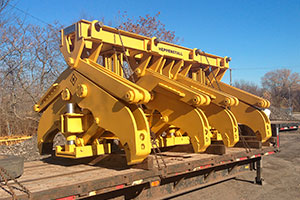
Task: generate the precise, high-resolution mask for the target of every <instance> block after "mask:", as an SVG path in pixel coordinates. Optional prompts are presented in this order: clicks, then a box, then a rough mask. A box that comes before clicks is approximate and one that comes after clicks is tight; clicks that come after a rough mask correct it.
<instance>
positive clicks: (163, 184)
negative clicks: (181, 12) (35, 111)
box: [0, 146, 278, 200]
mask: <svg viewBox="0 0 300 200" xmlns="http://www.w3.org/2000/svg"><path fill="white" fill-rule="evenodd" d="M277 150H278V149H277V148H276V147H274V146H272V147H270V146H263V147H262V148H261V149H246V148H227V149H226V153H225V154H224V155H213V154H205V153H203V154H195V153H182V152H181V153H180V152H170V151H166V152H161V153H159V154H155V155H150V156H149V158H148V159H147V162H144V163H142V164H141V165H138V166H137V167H136V168H134V167H131V168H129V167H128V166H126V159H125V157H124V156H123V155H121V154H112V155H109V156H104V157H98V158H96V159H94V160H91V158H90V159H81V160H69V159H65V158H52V157H49V158H46V159H44V160H41V161H32V162H26V163H25V165H24V174H23V175H22V176H21V177H20V178H19V179H18V181H19V183H21V184H22V185H23V186H24V187H25V188H27V189H28V191H30V197H31V199H64V200H70V199H85V198H92V197H95V199H110V198H121V199H123V198H124V199H132V198H136V199H150V198H151V199H152V198H159V199H164V198H167V197H171V196H174V195H178V194H180V193H183V192H186V191H189V190H193V189H196V188H200V187H203V186H206V185H209V184H213V183H217V182H220V181H223V180H227V179H231V178H234V177H235V176H237V175H238V174H241V173H243V172H247V171H254V172H256V178H255V183H257V184H261V183H262V177H261V162H262V157H263V156H266V155H270V154H274V153H276V152H277ZM155 157H157V160H156V158H155ZM156 161H158V162H156ZM162 161H164V162H162ZM164 163H165V164H166V166H165V165H164ZM122 166H123V167H122ZM141 168H143V169H141ZM11 186H12V187H13V188H14V192H15V194H16V196H17V199H28V194H27V193H26V192H25V191H24V189H22V188H20V187H18V185H14V184H11ZM1 187H2V189H1V190H0V200H4V199H11V194H10V191H9V189H8V188H6V186H5V185H4V184H2V185H1ZM17 188H19V189H17Z"/></svg>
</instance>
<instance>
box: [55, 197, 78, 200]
mask: <svg viewBox="0 0 300 200" xmlns="http://www.w3.org/2000/svg"><path fill="white" fill-rule="evenodd" d="M75 198H76V196H68V197H63V198H60V199H56V200H74V199H75Z"/></svg>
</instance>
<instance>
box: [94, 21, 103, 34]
mask: <svg viewBox="0 0 300 200" xmlns="http://www.w3.org/2000/svg"><path fill="white" fill-rule="evenodd" d="M103 26H104V25H103V23H102V22H96V23H95V29H96V31H98V32H99V31H100V29H101V28H103Z"/></svg>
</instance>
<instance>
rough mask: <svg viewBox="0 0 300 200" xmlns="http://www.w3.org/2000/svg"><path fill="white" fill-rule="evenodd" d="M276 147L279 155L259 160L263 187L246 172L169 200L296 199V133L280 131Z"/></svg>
mask: <svg viewBox="0 0 300 200" xmlns="http://www.w3.org/2000/svg"><path fill="white" fill-rule="evenodd" d="M280 145H281V152H279V153H277V154H275V155H269V156H265V157H264V158H263V174H262V177H263V178H264V180H265V181H264V184H263V186H259V185H255V184H253V181H254V178H255V172H250V173H246V174H243V175H240V176H238V177H236V179H231V180H228V181H225V182H222V183H219V184H216V185H212V186H209V187H205V188H201V189H198V190H195V191H192V192H189V193H185V194H183V195H180V196H177V197H175V198H172V199H176V200H183V199H205V200H215V199H222V200H233V199H239V200H260V199H272V200H282V199H288V200H294V199H300V131H298V132H295V131H294V132H282V133H281V141H280Z"/></svg>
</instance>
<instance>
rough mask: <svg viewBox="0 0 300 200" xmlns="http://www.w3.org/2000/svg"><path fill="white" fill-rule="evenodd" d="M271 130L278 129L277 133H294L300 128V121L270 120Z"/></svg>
mask: <svg viewBox="0 0 300 200" xmlns="http://www.w3.org/2000/svg"><path fill="white" fill-rule="evenodd" d="M271 126H272V128H273V127H274V128H278V131H280V132H281V131H295V130H298V128H299V126H300V121H296V120H272V121H271Z"/></svg>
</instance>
